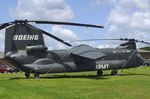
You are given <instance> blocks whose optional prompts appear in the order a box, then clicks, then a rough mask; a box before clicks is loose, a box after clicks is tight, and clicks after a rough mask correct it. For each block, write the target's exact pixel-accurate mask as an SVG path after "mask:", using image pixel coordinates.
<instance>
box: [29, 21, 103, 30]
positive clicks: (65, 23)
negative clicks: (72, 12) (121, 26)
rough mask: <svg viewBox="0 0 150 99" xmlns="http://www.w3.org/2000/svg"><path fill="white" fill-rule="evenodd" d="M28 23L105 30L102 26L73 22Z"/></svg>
mask: <svg viewBox="0 0 150 99" xmlns="http://www.w3.org/2000/svg"><path fill="white" fill-rule="evenodd" d="M28 22H35V23H37V24H56V25H72V26H83V27H93V28H104V27H103V26H100V25H92V24H82V23H72V22H57V21H28Z"/></svg>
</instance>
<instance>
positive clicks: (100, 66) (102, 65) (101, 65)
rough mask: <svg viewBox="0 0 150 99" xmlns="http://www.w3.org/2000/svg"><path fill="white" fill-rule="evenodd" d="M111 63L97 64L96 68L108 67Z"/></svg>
mask: <svg viewBox="0 0 150 99" xmlns="http://www.w3.org/2000/svg"><path fill="white" fill-rule="evenodd" d="M108 68H109V64H97V65H96V69H108Z"/></svg>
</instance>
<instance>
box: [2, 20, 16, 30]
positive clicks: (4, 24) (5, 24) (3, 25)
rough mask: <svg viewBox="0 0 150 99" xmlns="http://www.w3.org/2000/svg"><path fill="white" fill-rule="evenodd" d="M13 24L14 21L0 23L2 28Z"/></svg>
mask: <svg viewBox="0 0 150 99" xmlns="http://www.w3.org/2000/svg"><path fill="white" fill-rule="evenodd" d="M12 24H13V22H8V23H3V24H0V30H2V29H4V28H6V27H7V26H10V25H12Z"/></svg>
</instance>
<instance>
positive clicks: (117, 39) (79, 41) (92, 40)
mask: <svg viewBox="0 0 150 99" xmlns="http://www.w3.org/2000/svg"><path fill="white" fill-rule="evenodd" d="M100 40H120V39H86V40H74V41H68V42H86V41H100Z"/></svg>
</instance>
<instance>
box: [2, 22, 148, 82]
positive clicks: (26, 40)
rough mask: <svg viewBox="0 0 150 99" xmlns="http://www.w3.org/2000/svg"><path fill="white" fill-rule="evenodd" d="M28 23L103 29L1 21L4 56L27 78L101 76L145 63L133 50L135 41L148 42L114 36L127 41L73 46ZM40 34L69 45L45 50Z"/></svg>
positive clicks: (88, 25) (67, 23)
mask: <svg viewBox="0 0 150 99" xmlns="http://www.w3.org/2000/svg"><path fill="white" fill-rule="evenodd" d="M29 22H34V23H37V24H56V25H73V26H84V27H94V28H104V27H103V26H99V25H91V24H81V23H70V22H56V21H35V20H15V21H12V22H7V23H3V24H1V25H0V30H1V29H4V28H6V27H7V28H6V33H5V51H4V59H5V61H7V62H9V63H11V64H13V66H15V67H17V68H18V69H20V70H21V71H23V72H25V77H26V78H29V77H30V74H31V73H33V74H34V78H36V79H38V78H39V77H40V74H48V73H65V72H82V71H97V75H98V76H102V75H103V70H112V72H111V74H112V75H116V74H117V73H118V72H117V70H118V69H126V68H134V67H138V66H141V65H142V64H143V63H144V59H143V58H142V57H141V56H140V54H139V53H138V52H137V50H136V42H141V43H146V44H149V43H148V42H144V41H138V40H135V39H117V40H124V41H126V42H125V43H123V44H120V46H119V47H118V48H115V49H98V48H94V47H91V46H89V45H85V44H81V45H77V46H73V47H72V44H70V43H69V42H66V41H64V40H62V39H61V38H59V37H56V36H54V35H52V34H50V33H48V32H46V31H44V30H41V29H39V28H37V27H35V26H33V25H31V24H29ZM43 34H45V35H47V36H49V37H51V38H53V39H55V40H57V41H59V42H61V43H62V44H65V45H67V46H69V47H71V48H69V49H65V50H48V48H47V47H46V45H45V43H44V38H43Z"/></svg>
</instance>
